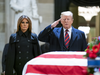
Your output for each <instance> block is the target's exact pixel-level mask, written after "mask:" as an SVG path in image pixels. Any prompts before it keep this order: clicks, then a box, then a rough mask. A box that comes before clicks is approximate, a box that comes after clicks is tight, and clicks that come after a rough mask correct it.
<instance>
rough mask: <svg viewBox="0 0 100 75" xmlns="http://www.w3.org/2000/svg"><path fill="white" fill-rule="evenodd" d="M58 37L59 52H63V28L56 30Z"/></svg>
mask: <svg viewBox="0 0 100 75" xmlns="http://www.w3.org/2000/svg"><path fill="white" fill-rule="evenodd" d="M56 35H57V36H58V41H59V44H60V47H61V50H63V40H64V38H63V28H62V27H60V28H59V29H57V34H56Z"/></svg>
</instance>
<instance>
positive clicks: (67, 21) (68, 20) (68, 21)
mask: <svg viewBox="0 0 100 75" xmlns="http://www.w3.org/2000/svg"><path fill="white" fill-rule="evenodd" d="M72 23H73V18H72V17H71V16H66V15H62V16H61V24H62V25H63V27H64V28H65V29H69V28H70V27H71V25H72Z"/></svg>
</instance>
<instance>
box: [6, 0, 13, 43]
mask: <svg viewBox="0 0 100 75" xmlns="http://www.w3.org/2000/svg"><path fill="white" fill-rule="evenodd" d="M9 3H10V0H5V43H8V42H9V37H10V35H11V34H12V33H14V31H12V30H13V21H14V12H13V11H12V10H11V8H10V5H9Z"/></svg>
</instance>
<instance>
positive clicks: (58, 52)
mask: <svg viewBox="0 0 100 75" xmlns="http://www.w3.org/2000/svg"><path fill="white" fill-rule="evenodd" d="M44 54H66V55H73V54H75V55H85V54H86V52H71V51H69V52H68V51H54V52H47V53H44Z"/></svg>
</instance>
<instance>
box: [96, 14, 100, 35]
mask: <svg viewBox="0 0 100 75" xmlns="http://www.w3.org/2000/svg"><path fill="white" fill-rule="evenodd" d="M95 27H96V37H98V36H100V12H99V13H98V15H97V16H96V25H95Z"/></svg>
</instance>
